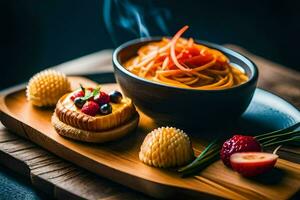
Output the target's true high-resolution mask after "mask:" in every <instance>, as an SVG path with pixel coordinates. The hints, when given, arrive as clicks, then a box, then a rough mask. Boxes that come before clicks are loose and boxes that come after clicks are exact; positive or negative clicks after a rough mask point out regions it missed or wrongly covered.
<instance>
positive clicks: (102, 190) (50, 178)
mask: <svg viewBox="0 0 300 200" xmlns="http://www.w3.org/2000/svg"><path fill="white" fill-rule="evenodd" d="M29 147H30V148H29ZM0 164H1V165H4V166H6V167H8V168H10V169H12V170H13V171H15V172H17V173H19V174H21V175H23V176H25V177H28V178H29V179H30V180H31V183H32V184H33V186H34V187H36V188H38V189H39V190H41V191H43V192H44V193H46V194H47V195H48V197H51V199H52V198H56V199H82V198H84V199H124V200H126V199H141V200H143V199H145V200H146V199H149V198H148V197H146V196H145V195H143V194H140V193H137V192H135V191H132V190H130V189H128V188H124V187H123V186H121V185H119V184H117V183H114V182H112V181H109V180H107V179H105V178H102V177H99V176H96V175H95V174H92V173H90V172H88V171H86V170H84V169H81V168H79V167H77V166H75V165H74V164H71V163H69V162H67V161H66V160H63V159H61V158H58V157H57V156H54V155H53V154H51V153H49V152H47V151H45V150H44V149H42V148H40V147H38V146H37V145H36V144H33V143H32V142H29V141H27V140H25V139H22V138H20V137H19V136H16V135H14V134H11V133H9V132H8V131H7V129H5V128H4V126H3V125H1V124H0Z"/></svg>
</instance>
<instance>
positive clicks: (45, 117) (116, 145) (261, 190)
mask: <svg viewBox="0 0 300 200" xmlns="http://www.w3.org/2000/svg"><path fill="white" fill-rule="evenodd" d="M71 81H72V85H78V83H79V82H81V83H87V82H89V81H87V80H85V79H82V78H71ZM89 84H92V82H89ZM112 89H117V85H116V84H106V85H103V90H104V91H105V90H106V91H110V90H112ZM0 107H1V109H2V111H3V112H2V113H1V119H7V120H3V121H2V122H3V124H4V125H5V126H7V127H9V128H10V129H12V130H14V128H15V127H18V126H13V123H12V122H11V121H14V122H15V124H18V125H20V124H21V126H22V127H23V133H24V134H23V136H24V135H26V137H28V139H30V140H32V141H33V142H34V143H37V144H39V145H41V146H43V147H44V148H46V149H48V150H49V151H51V152H53V153H54V154H56V155H59V156H60V157H62V158H64V159H66V160H69V161H71V162H73V163H75V164H77V165H79V166H81V167H83V168H86V169H88V170H89V171H92V172H94V173H96V174H99V175H101V176H104V177H106V178H109V179H111V180H113V181H115V182H118V183H121V184H124V185H126V186H129V187H131V188H133V189H135V190H139V191H141V192H143V193H146V194H148V195H151V196H154V197H158V198H166V197H168V198H169V197H173V196H174V195H186V196H187V197H206V198H216V197H222V198H229V199H254V198H255V199H274V198H276V197H279V198H280V199H286V198H289V197H290V196H292V195H293V194H294V193H296V192H297V191H298V190H299V188H300V181H299V178H300V165H299V164H295V163H292V162H289V161H285V160H280V161H279V162H278V164H277V170H278V171H275V172H274V173H275V174H276V177H279V179H278V180H277V179H276V180H274V178H272V177H269V178H268V179H269V180H270V182H269V183H268V184H265V183H262V182H261V181H258V180H249V179H245V178H242V177H241V176H239V175H238V174H236V173H234V172H233V171H232V170H229V169H227V168H226V167H224V165H223V164H222V163H221V162H216V163H214V164H213V165H211V166H209V167H208V168H207V169H205V170H204V171H203V172H201V173H200V174H199V176H195V177H190V178H185V179H183V178H181V177H179V175H178V174H177V173H175V172H173V171H172V170H162V169H157V168H153V167H149V166H146V165H144V164H143V163H141V162H140V161H139V159H138V151H139V147H140V145H141V143H142V141H143V138H144V137H145V135H146V134H147V133H148V132H149V131H151V130H152V129H153V128H156V124H155V123H154V122H153V121H152V120H151V119H150V118H148V117H147V116H145V115H143V114H142V113H140V115H141V120H140V125H139V128H138V130H137V131H136V133H132V134H131V135H130V136H129V137H126V138H124V139H121V140H119V141H116V142H111V143H109V144H105V145H95V144H87V143H81V142H75V141H71V140H68V139H65V138H63V137H61V136H59V135H58V134H57V133H56V132H55V130H54V128H53V127H52V125H51V123H50V118H51V115H52V112H53V109H39V108H35V107H33V106H32V105H31V104H30V103H29V102H27V101H26V98H25V93H24V90H19V91H17V92H14V93H12V94H9V95H7V96H6V97H2V99H1V100H0ZM3 115H5V116H6V118H5V117H3ZM192 141H193V144H194V147H195V148H196V150H197V151H199V150H201V148H202V147H203V144H204V143H206V141H202V140H200V139H199V138H198V139H196V138H193V139H192ZM11 143H14V146H16V145H17V143H18V142H16V141H11ZM30 148H34V146H32V145H30V144H28V145H25V147H24V150H28V149H30ZM16 149H17V148H16ZM10 151H11V153H14V152H18V151H16V150H14V149H12V150H10ZM38 159H39V158H38ZM49 163H51V165H52V166H51V168H52V169H53V172H51V171H50V172H49V171H48V170H47V167H48V165H49ZM43 168H46V169H45V170H44V169H43ZM74 170H75V169H72V167H71V165H70V164H69V163H65V162H61V161H57V160H56V159H53V160H52V159H47V160H39V162H38V166H37V168H36V169H35V168H33V169H31V171H32V172H33V173H35V174H36V175H38V176H39V178H37V179H33V183H36V185H38V186H39V187H47V188H46V189H44V190H46V191H52V188H53V185H49V184H48V185H43V184H40V182H39V181H41V179H50V180H52V181H53V182H54V185H57V184H58V182H59V181H61V180H60V178H59V177H64V178H66V176H67V178H66V180H63V181H62V182H64V183H66V182H67V181H68V180H69V178H68V176H71V177H72V176H73V175H74V174H73V173H75V172H74ZM44 171H47V173H45V172H44ZM137 172H138V173H137ZM76 173H77V172H76ZM76 173H75V174H76ZM274 173H273V175H274ZM33 177H34V176H33ZM57 178H58V179H57ZM179 188H180V189H179ZM40 189H43V188H40ZM64 189H66V188H64ZM50 193H52V192H50Z"/></svg>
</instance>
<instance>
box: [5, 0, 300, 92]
mask: <svg viewBox="0 0 300 200" xmlns="http://www.w3.org/2000/svg"><path fill="white" fill-rule="evenodd" d="M111 1H113V2H115V1H114V0H111ZM119 1H122V0H119ZM131 2H132V1H131ZM151 2H152V4H153V6H155V7H159V8H164V9H168V10H169V11H170V13H171V15H172V16H171V18H169V19H167V20H166V24H167V26H168V29H169V30H170V32H169V33H170V34H173V33H174V32H176V31H177V30H178V29H179V28H181V27H182V26H183V25H185V24H188V25H190V29H189V31H188V32H187V34H186V36H193V37H195V38H198V39H202V40H208V41H211V42H216V43H219V44H225V43H233V44H237V45H240V46H242V47H244V48H246V49H248V50H249V51H252V52H253V53H255V54H258V55H261V56H263V57H266V58H268V59H271V60H273V61H275V62H278V63H281V64H283V65H285V66H288V67H290V68H294V69H296V70H299V68H300V66H299V65H300V64H299V50H298V48H299V46H300V12H299V10H300V9H299V8H300V6H299V3H297V2H298V1H279V0H268V1H258V0H252V1H228V0H227V1H216V0H209V1H196V0H194V1H192V0H184V1H174V0H160V1H159V0H153V1H151ZM133 3H134V4H138V5H140V7H142V8H143V7H145V6H147V5H148V3H149V1H147V0H145V1H142V0H139V1H138V0H135V1H133ZM102 5H103V1H102V0H97V1H96V0H89V1H84V0H81V1H79V0H42V1H41V0H2V1H1V5H0V6H1V10H0V13H1V14H0V15H1V16H0V20H1V33H0V36H1V37H0V38H1V39H0V40H1V52H0V55H1V57H0V58H1V77H0V89H3V88H6V87H8V86H11V85H14V84H17V83H21V82H24V81H27V80H28V79H29V78H30V77H31V76H32V75H33V74H34V73H36V72H38V71H40V70H42V69H44V68H46V67H50V66H53V65H57V64H59V63H62V62H64V61H68V60H71V59H74V58H77V57H79V56H83V55H86V54H89V53H92V52H95V51H99V50H101V49H106V48H114V47H115V45H114V43H113V42H112V40H111V38H110V36H109V34H108V31H107V29H106V28H105V25H104V22H103V14H102V13H103V12H102ZM145 10H146V11H147V12H149V10H153V9H147V8H146V9H145ZM113 12H114V11H113ZM114 14H116V13H115V12H114ZM148 22H149V23H148V28H149V31H150V33H153V34H155V35H161V34H162V33H161V31H160V30H159V29H157V27H155V26H153V24H151V18H150V19H148ZM118 37H119V41H118V42H117V43H120V42H121V41H126V40H128V39H130V38H131V37H135V36H134V35H131V37H129V35H128V34H127V35H126V34H122V31H120V32H118ZM99 67H101V66H99Z"/></svg>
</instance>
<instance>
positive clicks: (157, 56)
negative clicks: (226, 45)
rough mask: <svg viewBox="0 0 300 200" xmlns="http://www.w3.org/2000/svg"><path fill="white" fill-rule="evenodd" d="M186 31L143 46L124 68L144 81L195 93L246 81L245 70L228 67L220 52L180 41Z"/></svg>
mask: <svg viewBox="0 0 300 200" xmlns="http://www.w3.org/2000/svg"><path fill="white" fill-rule="evenodd" d="M187 29H188V26H184V27H183V28H181V29H180V30H179V31H178V32H177V33H176V34H175V35H174V36H173V37H172V38H171V39H169V38H162V40H161V41H158V42H151V43H148V44H147V45H144V46H142V47H141V48H140V49H138V50H137V56H135V57H133V58H131V59H129V60H128V61H127V62H125V64H124V66H125V67H126V68H127V70H129V71H130V72H132V73H134V74H136V75H138V76H141V77H143V78H145V79H149V80H153V81H157V82H161V83H165V84H167V85H172V86H176V87H182V88H189V89H197V90H217V89H225V88H230V87H234V86H236V85H240V84H242V83H244V82H246V81H247V80H248V76H247V75H246V73H245V71H243V70H241V69H240V67H238V66H236V65H235V64H230V61H229V59H228V58H227V57H226V56H225V55H224V54H223V53H222V52H220V51H218V50H216V49H211V48H209V47H207V46H204V45H201V44H197V43H195V41H194V39H193V38H189V39H185V38H182V37H181V36H182V35H183V34H184V32H185V31H186V30H187Z"/></svg>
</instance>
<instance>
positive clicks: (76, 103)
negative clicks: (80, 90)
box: [74, 97, 86, 108]
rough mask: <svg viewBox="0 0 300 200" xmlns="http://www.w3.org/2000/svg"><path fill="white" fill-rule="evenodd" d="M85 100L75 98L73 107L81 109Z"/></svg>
mask: <svg viewBox="0 0 300 200" xmlns="http://www.w3.org/2000/svg"><path fill="white" fill-rule="evenodd" d="M85 102H86V101H85V100H83V99H82V98H81V97H76V98H75V99H74V103H75V106H76V107H78V108H82V106H83V105H84V104H85Z"/></svg>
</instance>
